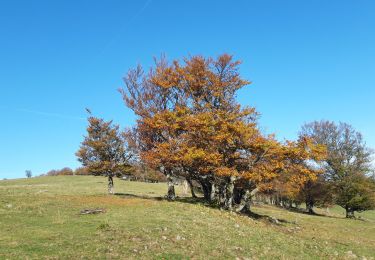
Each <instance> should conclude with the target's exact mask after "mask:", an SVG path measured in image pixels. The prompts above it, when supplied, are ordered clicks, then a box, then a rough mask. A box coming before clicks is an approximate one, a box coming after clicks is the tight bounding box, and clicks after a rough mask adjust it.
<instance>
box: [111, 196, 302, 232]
mask: <svg viewBox="0 0 375 260" xmlns="http://www.w3.org/2000/svg"><path fill="white" fill-rule="evenodd" d="M115 196H119V197H121V198H138V199H147V200H154V201H170V200H168V199H167V198H166V197H165V196H157V197H155V196H147V195H136V194H131V193H115ZM174 201H175V202H180V203H187V204H193V205H197V204H199V205H203V206H206V207H210V208H213V209H219V210H221V208H220V207H219V206H218V205H216V204H213V203H209V202H207V201H206V200H205V199H204V198H203V197H196V198H193V197H176V198H175V200H174ZM238 214H239V215H242V216H247V217H249V218H252V219H254V220H261V221H265V222H268V223H271V224H277V225H281V224H283V223H284V224H295V223H294V222H290V221H288V220H285V219H278V218H275V217H272V216H269V215H261V214H258V213H255V212H253V211H250V212H246V213H238Z"/></svg>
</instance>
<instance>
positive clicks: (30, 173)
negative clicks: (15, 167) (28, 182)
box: [25, 170, 33, 178]
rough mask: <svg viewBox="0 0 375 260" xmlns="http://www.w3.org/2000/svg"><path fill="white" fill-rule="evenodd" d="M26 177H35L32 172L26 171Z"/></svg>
mask: <svg viewBox="0 0 375 260" xmlns="http://www.w3.org/2000/svg"><path fill="white" fill-rule="evenodd" d="M25 174H26V177H27V178H31V177H32V176H33V174H32V172H31V171H30V170H26V171H25Z"/></svg>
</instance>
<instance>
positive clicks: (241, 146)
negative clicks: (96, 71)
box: [120, 54, 321, 212]
mask: <svg viewBox="0 0 375 260" xmlns="http://www.w3.org/2000/svg"><path fill="white" fill-rule="evenodd" d="M239 65H240V62H239V61H233V58H232V56H230V55H227V54H224V55H221V56H219V57H218V58H217V59H212V58H204V57H201V56H193V57H190V58H186V59H184V61H183V62H182V63H181V62H179V61H173V62H172V63H168V62H167V60H166V59H165V58H161V59H160V60H156V61H155V67H154V68H152V69H151V70H150V71H149V72H148V73H144V71H143V69H142V68H141V67H140V66H138V67H137V68H136V69H133V70H130V71H129V72H128V74H127V76H126V77H125V85H126V88H125V89H121V90H120V91H121V93H122V95H123V98H124V101H125V103H126V105H127V106H128V107H129V108H131V109H132V110H133V111H134V112H135V114H136V115H137V116H138V119H137V125H136V127H135V132H136V133H137V140H138V146H139V151H140V158H141V159H142V161H144V162H145V163H147V165H148V166H149V167H152V168H154V169H158V170H159V171H161V172H163V173H164V174H165V176H166V177H167V180H168V195H167V197H168V198H169V199H174V197H175V194H174V187H173V177H179V178H186V179H187V180H188V181H189V182H191V181H195V182H196V183H200V185H201V189H202V191H203V194H204V197H205V199H206V200H208V201H210V202H212V203H216V204H218V205H219V206H220V207H222V208H226V209H228V210H235V211H242V212H246V211H249V210H250V200H251V197H252V196H253V195H254V194H255V193H256V192H257V191H259V190H260V189H263V188H266V187H268V186H269V185H270V184H271V180H272V179H274V178H275V177H277V176H278V175H279V174H281V173H284V172H291V173H293V174H294V178H293V180H295V181H296V182H301V183H302V182H304V181H306V180H307V179H309V178H315V176H316V175H317V174H318V172H316V171H315V170H313V169H310V168H308V167H306V166H305V164H304V163H305V161H306V160H309V159H311V158H312V157H314V156H315V157H317V158H318V157H319V154H320V153H321V150H320V148H321V147H320V146H319V145H315V144H312V143H311V142H310V141H309V140H308V139H301V140H299V141H297V142H287V143H285V144H283V143H280V142H278V141H277V140H276V139H275V138H274V137H273V136H272V135H264V134H262V133H261V131H260V130H259V129H258V125H257V118H258V113H257V112H256V110H255V109H254V108H252V107H241V106H240V105H239V103H238V102H237V101H236V92H237V91H238V90H239V89H241V88H243V87H245V86H246V85H248V84H250V82H248V81H246V80H244V79H242V78H241V76H240V74H239Z"/></svg>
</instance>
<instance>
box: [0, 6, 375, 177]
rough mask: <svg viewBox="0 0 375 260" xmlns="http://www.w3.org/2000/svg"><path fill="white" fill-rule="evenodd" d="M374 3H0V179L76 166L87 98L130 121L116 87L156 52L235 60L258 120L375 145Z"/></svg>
mask: <svg viewBox="0 0 375 260" xmlns="http://www.w3.org/2000/svg"><path fill="white" fill-rule="evenodd" d="M374 13H375V1H370V0H369V1H365V0H362V1H355V0H352V1H350V0H347V1H343V0H336V1H335V0H331V1H326V0H322V1H317V0H315V1H308V0H304V1H301V0H296V1H288V0H285V1H280V0H274V1H267V0H258V1H252V0H248V1H245V0H243V1H229V0H228V1H217V0H216V1H200V0H195V1H173V0H170V1H167V0H148V1H146V0H138V1H135V0H134V1H120V0H119V1H93V0H86V1H83V0H81V1H79V0H74V1H49V0H48V1H47V0H46V1H38V0H34V1H26V0H25V1H18V0H8V1H7V0H3V1H1V2H0V101H1V102H0V120H1V121H0V122H1V123H0V124H1V125H0V178H16V177H23V176H24V175H25V173H24V171H25V170H26V169H30V170H32V172H33V174H34V175H38V174H41V173H44V172H46V171H48V170H50V169H56V168H62V167H65V166H69V167H72V168H75V167H77V166H79V163H78V162H77V160H76V158H75V155H74V153H75V151H76V150H77V149H78V146H79V143H80V141H81V140H82V136H83V135H84V134H85V127H86V121H85V119H84V118H85V117H86V114H85V110H84V108H85V107H89V108H91V110H92V111H93V112H94V113H95V114H96V115H98V116H101V117H104V118H105V119H113V120H114V121H115V122H116V123H119V124H121V125H122V126H128V125H131V124H133V123H134V116H133V115H132V113H131V112H130V111H129V110H128V109H127V108H125V106H124V105H123V103H122V100H121V97H120V95H119V93H118V92H117V91H116V89H117V88H119V87H121V86H123V82H122V77H123V75H124V74H125V73H126V71H127V70H128V69H129V68H131V67H134V66H136V65H137V64H138V63H141V64H144V65H145V66H149V65H150V64H151V62H152V57H153V56H159V55H160V54H161V53H165V54H166V55H167V56H168V57H169V58H171V59H173V58H180V57H183V56H186V55H189V54H202V55H207V56H216V55H218V54H220V53H223V52H227V53H231V54H233V55H235V57H236V58H238V59H241V60H242V61H243V65H242V74H243V75H244V77H245V78H247V79H249V80H251V81H253V84H252V85H251V86H250V87H248V88H247V89H246V90H243V91H241V92H240V93H239V96H238V98H239V100H240V102H241V103H242V104H247V105H252V106H256V107H257V109H258V110H259V112H261V114H262V118H261V120H260V123H261V126H262V128H263V129H264V130H265V131H267V132H269V133H270V132H274V133H276V135H277V137H278V138H279V139H281V140H282V139H284V138H288V139H294V138H296V135H297V132H298V130H299V129H300V126H301V125H302V124H303V123H304V122H308V121H311V120H319V119H330V120H334V121H345V122H348V123H350V124H352V125H353V126H354V127H355V128H356V129H357V130H359V131H360V132H362V133H363V134H364V137H365V139H366V141H367V143H368V145H369V146H371V147H375V135H374V133H375V116H374V113H375V15H374Z"/></svg>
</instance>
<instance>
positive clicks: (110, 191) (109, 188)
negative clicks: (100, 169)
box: [108, 174, 115, 194]
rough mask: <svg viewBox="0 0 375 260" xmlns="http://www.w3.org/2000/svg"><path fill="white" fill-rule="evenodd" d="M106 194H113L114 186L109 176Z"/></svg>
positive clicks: (111, 177)
mask: <svg viewBox="0 0 375 260" xmlns="http://www.w3.org/2000/svg"><path fill="white" fill-rule="evenodd" d="M108 193H109V194H114V193H115V190H114V185H113V176H112V175H111V174H109V175H108Z"/></svg>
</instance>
